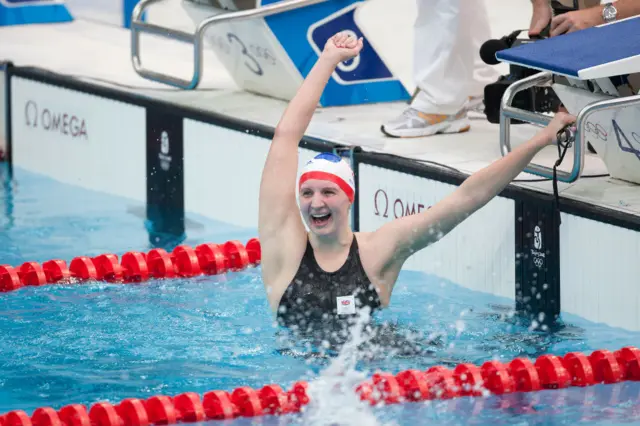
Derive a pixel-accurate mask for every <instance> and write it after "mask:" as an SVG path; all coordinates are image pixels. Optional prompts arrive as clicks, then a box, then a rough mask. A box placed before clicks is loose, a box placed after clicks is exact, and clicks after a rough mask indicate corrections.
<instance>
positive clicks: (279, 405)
mask: <svg viewBox="0 0 640 426" xmlns="http://www.w3.org/2000/svg"><path fill="white" fill-rule="evenodd" d="M624 380H633V381H640V350H639V349H637V348H635V347H625V348H622V349H620V350H618V351H615V352H610V351H608V350H597V351H594V352H593V353H592V354H591V355H589V356H586V355H584V354H581V353H578V352H572V353H568V354H566V355H565V356H564V357H557V356H555V355H548V354H547V355H542V356H540V357H538V358H537V359H536V360H535V362H532V361H531V360H529V359H526V358H516V359H514V360H512V361H511V362H509V363H508V364H503V363H501V362H498V361H495V360H493V361H487V362H485V363H484V364H482V365H481V366H476V365H474V364H469V363H465V364H459V365H458V366H456V368H455V369H453V370H450V369H448V368H446V367H443V366H434V367H431V368H429V369H428V370H427V371H420V370H415V369H411V370H406V371H402V372H400V373H398V374H396V375H393V374H390V373H385V372H377V373H375V374H374V375H373V376H372V377H371V378H370V379H369V380H366V381H364V382H362V383H360V384H359V385H358V386H356V388H355V389H354V390H355V392H356V393H357V394H358V395H359V397H360V399H361V400H362V401H366V402H368V403H370V404H372V405H377V404H397V403H403V402H410V401H424V400H432V399H449V398H457V397H462V396H478V395H482V394H483V393H486V391H489V392H491V393H493V394H506V393H513V392H533V391H537V390H541V389H563V388H566V387H569V386H577V387H585V386H592V385H595V384H598V383H617V382H620V381H624ZM308 386H309V385H308V383H307V382H304V381H300V382H296V383H294V384H293V386H292V387H291V389H290V390H289V391H285V390H283V388H281V387H280V386H278V385H276V384H270V385H266V386H264V387H262V388H261V389H253V388H251V387H248V386H242V387H239V388H237V389H234V390H233V391H231V392H226V391H222V390H214V391H210V392H206V393H205V394H204V395H203V398H202V399H200V395H198V394H197V393H195V392H186V393H182V394H179V395H177V396H175V397H171V396H167V395H154V396H151V397H150V398H148V399H146V400H140V399H136V398H127V399H124V400H122V401H121V402H120V403H119V404H117V405H112V404H111V403H109V402H97V403H95V404H93V405H92V406H91V408H90V409H89V410H88V411H87V408H86V407H85V406H84V405H80V404H71V405H67V406H64V407H62V408H61V409H60V410H58V411H55V410H54V409H53V408H51V407H41V408H37V409H36V410H34V412H33V414H32V415H31V416H29V415H28V414H27V413H25V412H24V411H22V410H14V411H11V412H9V413H6V414H4V415H0V426H151V425H171V424H176V423H195V422H202V421H207V420H224V419H233V418H236V417H241V416H242V417H255V416H262V415H281V414H287V413H295V412H298V411H300V410H302V409H303V407H304V406H305V405H307V404H309V402H310V400H309V394H308ZM483 391H484V392H483ZM506 403H508V401H507V402H506Z"/></svg>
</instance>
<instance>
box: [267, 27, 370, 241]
mask: <svg viewBox="0 0 640 426" xmlns="http://www.w3.org/2000/svg"><path fill="white" fill-rule="evenodd" d="M360 49H362V39H360V40H356V39H354V38H351V37H348V36H347V35H346V34H343V33H338V34H336V35H335V36H333V37H332V38H331V39H329V40H328V41H327V43H326V45H325V47H324V50H323V52H322V54H321V55H320V58H319V59H318V61H317V62H316V63H315V65H314V66H313V68H312V69H311V71H310V72H309V74H308V75H307V78H306V79H305V80H304V82H303V83H302V85H301V86H300V88H299V89H298V92H297V93H296V95H295V96H294V97H293V99H291V102H289V105H288V106H287V108H286V109H285V111H284V114H283V115H282V118H281V119H280V122H279V123H278V125H277V127H276V130H275V134H274V137H273V141H272V143H271V147H270V148H269V153H268V155H267V160H266V163H265V166H264V170H263V172H262V182H261V184H260V206H259V230H260V233H262V234H270V233H273V232H279V229H280V227H281V226H282V225H284V223H285V222H286V221H287V220H289V219H295V220H296V221H299V220H300V217H299V215H300V212H299V210H298V206H297V203H296V193H295V191H294V189H295V184H296V175H297V171H298V143H299V142H300V140H301V139H302V137H303V136H304V133H305V131H306V130H307V127H308V126H309V123H310V122H311V118H312V117H313V113H314V111H315V109H316V107H317V106H318V103H319V101H320V96H321V95H322V92H323V90H324V88H325V86H326V84H327V82H328V80H329V78H330V77H331V74H332V73H333V72H334V70H335V68H336V66H337V65H338V64H339V63H340V62H342V61H345V60H347V59H349V58H351V57H353V56H356V55H357V54H358V53H359V52H360Z"/></svg>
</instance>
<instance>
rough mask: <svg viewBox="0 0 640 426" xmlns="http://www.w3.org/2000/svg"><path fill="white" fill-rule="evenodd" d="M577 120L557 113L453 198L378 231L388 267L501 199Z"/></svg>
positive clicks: (470, 177) (400, 219)
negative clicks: (388, 249)
mask: <svg viewBox="0 0 640 426" xmlns="http://www.w3.org/2000/svg"><path fill="white" fill-rule="evenodd" d="M575 120H576V118H575V117H574V116H572V115H569V114H565V113H557V114H556V115H555V117H554V118H553V120H552V121H551V122H550V123H549V125H548V126H547V127H546V128H544V129H542V130H541V131H540V132H538V134H536V135H535V136H534V137H533V138H532V139H530V140H529V141H527V142H525V143H523V144H521V145H520V146H518V147H517V148H516V149H514V150H513V151H512V152H510V153H509V154H507V155H506V156H504V157H502V158H500V159H498V160H496V161H495V162H493V163H492V164H490V165H489V166H487V167H485V168H484V169H482V170H479V171H478V172H476V173H474V174H472V175H471V176H469V177H468V178H467V179H466V180H465V181H464V182H463V183H462V185H460V187H459V188H457V189H456V190H455V191H454V192H453V193H452V194H450V195H449V196H447V197H445V198H444V199H443V200H442V201H440V202H438V203H437V204H436V205H434V206H433V207H431V208H430V209H428V210H425V211H423V212H421V213H419V214H416V215H411V216H405V217H402V218H399V219H396V220H394V221H392V222H389V223H387V224H385V225H384V226H382V227H381V228H380V229H379V230H377V231H376V232H375V233H374V235H373V238H374V240H375V244H376V245H377V244H378V243H379V244H381V245H382V244H385V242H386V244H389V243H391V244H390V246H391V250H390V251H389V255H388V256H389V257H390V259H389V260H388V262H387V264H389V265H394V266H396V267H397V266H400V265H402V263H404V261H405V260H406V259H407V258H409V257H410V256H411V255H412V254H413V253H415V252H417V251H419V250H421V249H423V248H425V247H427V246H428V245H430V244H432V243H434V242H436V241H437V240H439V239H441V238H442V237H443V236H445V235H446V234H447V233H449V232H450V231H451V230H452V229H454V228H455V227H456V226H457V225H459V224H460V223H461V222H462V221H464V220H465V219H466V218H467V217H469V216H470V215H471V214H472V213H474V212H475V211H476V210H478V209H480V208H481V207H482V206H484V205H485V204H486V203H488V202H489V201H490V200H491V199H492V198H494V197H495V196H496V195H498V194H499V193H500V192H501V191H502V190H503V189H504V188H505V187H506V186H507V185H508V184H509V183H510V182H511V181H512V180H513V179H514V178H515V177H516V176H518V174H520V173H521V172H522V171H523V170H524V168H525V167H526V166H527V164H529V163H530V162H531V160H532V159H533V157H534V156H535V155H536V154H537V153H538V152H539V151H540V150H541V149H543V148H544V147H546V146H548V145H550V144H552V143H553V141H554V140H555V138H556V134H557V132H559V131H560V130H561V129H562V128H564V127H565V126H566V125H568V124H570V123H573V122H575Z"/></svg>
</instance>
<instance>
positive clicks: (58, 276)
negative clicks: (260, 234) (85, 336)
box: [0, 238, 261, 426]
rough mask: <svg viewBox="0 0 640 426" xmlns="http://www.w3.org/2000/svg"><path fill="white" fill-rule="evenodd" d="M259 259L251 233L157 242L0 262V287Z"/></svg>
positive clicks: (183, 271) (235, 267) (139, 276)
mask: <svg viewBox="0 0 640 426" xmlns="http://www.w3.org/2000/svg"><path fill="white" fill-rule="evenodd" d="M260 259H261V249H260V241H259V240H258V239H257V238H252V239H250V240H249V241H247V244H246V245H243V244H242V243H241V242H240V241H236V240H231V241H227V242H226V243H224V244H212V243H205V244H200V245H199V246H197V247H196V248H195V249H194V248H192V247H190V246H188V245H179V246H177V247H176V248H175V249H173V251H172V252H171V253H168V252H167V251H166V250H164V249H161V248H157V249H152V250H150V251H149V252H148V253H143V252H136V251H132V252H127V253H125V254H123V255H122V257H121V258H120V259H119V258H118V256H117V255H115V254H112V253H106V254H101V255H99V256H96V257H87V256H78V257H75V258H73V259H72V260H71V263H70V264H69V265H68V266H67V262H65V261H64V260H60V259H54V260H49V261H47V262H43V263H42V264H40V263H38V262H25V263H23V264H22V265H20V266H17V267H12V266H9V265H0V292H9V291H13V290H18V289H20V288H22V287H25V286H42V285H47V284H67V283H77V282H84V281H106V282H112V283H138V282H142V281H147V280H149V279H157V278H176V277H194V276H197V275H219V274H224V273H227V272H231V271H233V272H236V271H240V270H243V269H246V268H248V267H255V266H257V265H259V264H260ZM0 426H2V424H0Z"/></svg>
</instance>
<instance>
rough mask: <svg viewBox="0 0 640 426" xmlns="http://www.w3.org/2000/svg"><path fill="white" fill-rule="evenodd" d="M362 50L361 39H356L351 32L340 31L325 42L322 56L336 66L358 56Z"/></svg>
mask: <svg viewBox="0 0 640 426" xmlns="http://www.w3.org/2000/svg"><path fill="white" fill-rule="evenodd" d="M361 50H362V37H360V38H359V39H358V38H356V36H355V34H353V33H352V32H351V31H342V32H339V33H338V34H336V35H334V36H333V37H331V38H330V39H329V40H327V43H326V44H325V45H324V51H323V52H322V55H323V56H325V57H327V58H330V59H331V60H332V61H334V62H335V63H336V64H339V63H340V62H343V61H346V60H348V59H351V58H353V57H354V56H358V54H360V51H361Z"/></svg>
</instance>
